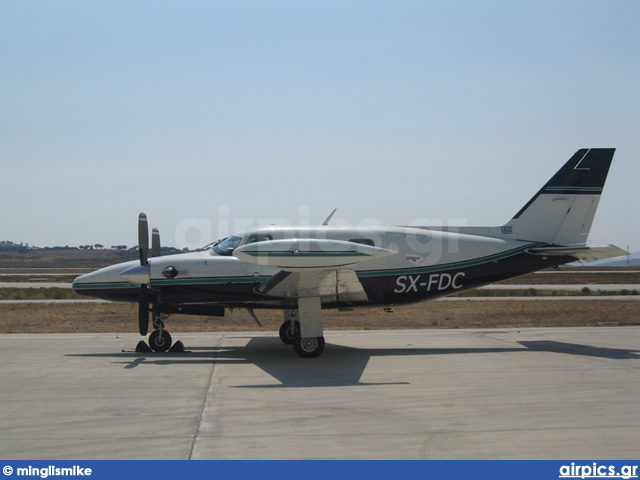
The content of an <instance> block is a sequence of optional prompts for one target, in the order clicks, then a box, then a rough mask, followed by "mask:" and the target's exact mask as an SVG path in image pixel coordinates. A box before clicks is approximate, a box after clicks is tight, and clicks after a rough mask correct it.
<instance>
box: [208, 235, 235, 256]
mask: <svg viewBox="0 0 640 480" xmlns="http://www.w3.org/2000/svg"><path fill="white" fill-rule="evenodd" d="M241 241H242V237H238V236H236V235H233V236H231V237H227V238H225V239H224V240H222V241H221V242H219V243H216V244H215V245H214V246H213V247H211V248H212V249H213V251H214V252H215V253H217V254H218V255H222V256H227V257H228V256H230V255H231V254H232V253H233V251H234V250H235V248H236V247H237V246H238V245H239V244H240V242H241Z"/></svg>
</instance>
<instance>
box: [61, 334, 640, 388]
mask: <svg viewBox="0 0 640 480" xmlns="http://www.w3.org/2000/svg"><path fill="white" fill-rule="evenodd" d="M517 343H518V344H519V346H517V347H506V348H495V347H493V348H415V347H406V348H354V347H346V346H342V345H330V344H327V348H326V355H324V356H322V357H319V358H314V359H300V358H298V357H297V356H295V354H294V353H293V351H292V350H291V349H290V347H288V346H285V345H283V344H282V343H281V342H280V340H279V339H278V338H272V337H258V338H252V339H251V340H249V342H248V343H247V344H246V345H245V346H232V347H228V346H225V347H193V348H189V347H187V351H186V352H184V353H136V352H127V351H123V352H121V353H99V354H68V355H65V356H69V357H76V356H77V357H94V358H95V357H104V358H113V359H117V361H116V362H115V363H122V364H124V368H125V369H131V368H137V367H140V366H146V365H154V366H170V365H189V364H191V365H207V364H208V365H212V364H218V365H234V364H237V365H251V364H253V365H256V366H257V367H259V368H260V369H262V370H263V371H265V372H266V373H267V374H269V375H270V376H271V377H273V378H274V379H276V380H278V381H279V382H280V384H279V385H274V384H267V385H264V384H261V385H237V386H236V388H287V387H342V386H374V385H407V384H409V382H381V383H377V382H376V383H371V382H363V381H361V378H362V375H363V373H364V370H365V368H366V366H367V364H368V362H369V359H371V358H372V357H397V356H416V357H419V356H427V355H465V354H483V353H485V354H486V353H507V352H514V353H527V352H548V353H562V354H568V355H580V356H588V357H597V358H605V359H613V360H627V359H640V354H638V353H636V352H638V351H640V350H628V349H618V348H605V347H593V346H590V345H580V344H574V343H565V342H556V341H552V340H541V341H521V342H517Z"/></svg>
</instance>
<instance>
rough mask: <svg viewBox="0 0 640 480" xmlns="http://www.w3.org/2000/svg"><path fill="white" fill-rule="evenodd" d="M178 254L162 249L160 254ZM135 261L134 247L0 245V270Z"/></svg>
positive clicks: (135, 248) (74, 266)
mask: <svg viewBox="0 0 640 480" xmlns="http://www.w3.org/2000/svg"><path fill="white" fill-rule="evenodd" d="M172 253H181V251H180V250H178V249H176V248H171V247H163V248H162V255H169V254H172ZM137 258H138V248H137V247H132V248H128V249H127V248H126V247H124V248H122V247H118V248H95V247H94V246H91V247H89V246H86V247H83V248H77V247H45V248H39V247H29V246H25V245H20V244H14V243H12V242H6V241H4V242H0V268H100V267H104V266H107V265H111V264H113V263H118V262H126V261H128V260H135V259H137Z"/></svg>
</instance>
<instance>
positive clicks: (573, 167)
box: [501, 148, 615, 246]
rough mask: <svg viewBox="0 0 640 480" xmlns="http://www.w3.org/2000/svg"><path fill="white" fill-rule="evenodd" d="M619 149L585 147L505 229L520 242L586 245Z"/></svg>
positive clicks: (506, 232)
mask: <svg viewBox="0 0 640 480" xmlns="http://www.w3.org/2000/svg"><path fill="white" fill-rule="evenodd" d="M614 152H615V148H584V149H581V150H578V151H577V152H576V153H575V154H574V155H573V157H571V159H570V160H569V161H568V162H567V163H565V164H564V166H563V167H562V168H561V169H560V170H558V172H557V173H556V174H555V175H554V176H553V177H552V178H551V180H549V181H548V182H547V183H546V184H545V185H544V187H542V188H541V189H540V191H539V192H538V193H536V194H535V195H534V196H533V198H532V199H531V200H529V202H527V204H526V205H525V206H524V207H522V208H521V209H520V211H519V212H518V213H516V215H515V216H514V217H513V218H512V219H511V220H510V221H509V222H508V223H507V224H506V225H504V226H502V227H501V233H502V234H503V235H506V236H508V237H511V238H517V239H518V240H528V241H536V242H544V243H548V244H552V245H576V246H578V245H586V243H587V236H588V235H589V230H590V229H591V224H592V223H593V217H594V215H595V213H596V209H597V207H598V202H599V200H600V195H601V193H602V188H603V187H604V182H605V180H606V178H607V173H608V172H609V167H610V166H611V161H612V160H613V154H614Z"/></svg>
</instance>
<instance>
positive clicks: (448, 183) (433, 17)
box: [0, 0, 640, 251]
mask: <svg viewBox="0 0 640 480" xmlns="http://www.w3.org/2000/svg"><path fill="white" fill-rule="evenodd" d="M639 24H640V2H638V1H637V0H628V1H627V0H619V1H618V0H612V1H604V0H600V1H589V0H576V1H563V0H552V1H544V0H531V1H528V0H519V1H507V0H504V1H484V2H482V1H476V0H474V1H440V2H429V1H424V0H420V1H402V0H400V1H384V2H383V1H370V0H368V1H345V0H340V1H327V0H322V1H298V0H296V1H266V0H261V1H228V2H216V1H202V2H199V1H179V2H178V1H174V2H169V1H164V2H162V1H148V2H147V1H129V0H127V1H113V0H110V1H96V0H92V1H90V2H88V1H84V0H82V1H71V0H65V1H28V2H25V1H22V0H20V1H10V0H4V1H2V2H0V87H1V88H0V122H1V123H0V162H1V163H0V165H1V166H2V174H1V176H0V192H1V193H0V199H2V213H1V214H0V222H1V231H0V240H11V241H14V242H27V243H29V244H30V245H37V246H53V245H70V246H76V245H83V244H94V243H102V244H104V245H106V246H110V245H115V244H126V245H129V246H131V245H134V244H135V243H136V242H137V216H138V213H139V212H140V211H144V212H146V213H147V215H148V216H149V220H150V224H151V226H157V227H159V228H160V232H161V235H162V241H163V244H165V245H169V246H178V247H180V248H182V247H184V246H189V247H193V246H195V245H203V244H204V243H207V242H208V241H210V240H215V239H216V238H218V237H221V236H225V235H227V234H228V233H230V231H232V230H235V229H243V228H246V227H250V226H255V225H257V224H269V223H277V222H286V223H289V224H319V223H321V222H322V221H323V220H324V218H325V217H326V216H327V215H328V214H329V213H330V212H331V210H332V209H333V208H334V207H338V212H337V213H336V216H335V217H334V223H335V224H350V225H362V224H365V223H372V224H377V225H380V224H391V225H408V224H413V225H416V224H428V223H433V224H442V223H444V224H454V223H455V224H467V225H501V224H503V223H505V222H507V221H508V220H509V219H510V218H511V217H512V216H513V215H514V214H515V213H516V212H517V211H518V210H519V209H520V207H521V206H522V205H524V204H525V203H526V202H527V200H528V199H529V198H530V197H531V196H533V195H534V194H535V193H536V191H537V190H538V189H539V188H540V187H541V186H542V185H543V184H544V183H545V182H546V181H547V180H548V179H549V178H550V177H551V176H552V175H553V174H554V173H555V172H556V170H557V169H558V168H560V166H561V165H562V164H563V163H564V162H565V161H566V160H568V159H569V158H570V156H571V155H572V154H573V153H574V152H575V151H576V150H578V149H579V148H582V147H616V148H617V149H618V150H617V152H616V156H615V158H614V163H613V166H612V169H611V171H610V173H609V178H608V180H607V184H606V186H605V190H604V194H603V197H602V200H601V202H600V208H599V210H598V214H597V216H596V220H595V222H594V225H593V228H592V231H591V236H590V241H589V243H590V244H591V245H594V246H604V245H607V244H609V243H616V244H618V245H619V246H621V247H623V248H625V247H626V245H627V244H628V245H630V249H631V250H632V251H637V250H640V224H639V223H640V222H639V217H640V216H639V214H638V207H639V206H640V193H639V192H640V188H639V184H640V29H639V28H638V25H639Z"/></svg>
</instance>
